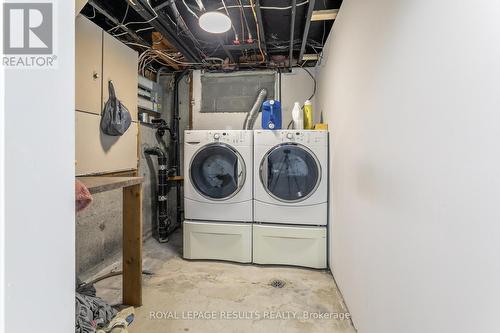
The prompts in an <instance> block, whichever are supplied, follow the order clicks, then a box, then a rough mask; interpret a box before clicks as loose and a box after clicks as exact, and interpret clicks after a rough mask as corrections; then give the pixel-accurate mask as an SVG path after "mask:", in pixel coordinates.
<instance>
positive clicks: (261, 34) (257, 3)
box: [255, 0, 267, 60]
mask: <svg viewBox="0 0 500 333" xmlns="http://www.w3.org/2000/svg"><path fill="white" fill-rule="evenodd" d="M255 15H256V16H257V23H258V27H257V28H258V29H259V39H260V45H261V47H262V50H263V51H264V55H266V56H267V46H266V35H265V32H264V24H263V22H262V12H261V10H260V0H255ZM262 60H265V59H262Z"/></svg>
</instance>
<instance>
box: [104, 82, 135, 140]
mask: <svg viewBox="0 0 500 333" xmlns="http://www.w3.org/2000/svg"><path fill="white" fill-rule="evenodd" d="M108 90H109V99H108V101H107V102H106V104H105V105H104V109H103V110H102V115H101V130H102V131H103V133H104V134H107V135H111V136H121V135H123V133H125V132H126V131H127V129H128V128H129V127H130V123H131V122H132V118H131V116H130V112H129V111H128V110H127V108H126V107H125V105H123V104H122V102H120V100H118V98H117V97H116V94H115V87H114V86H113V81H111V80H110V81H109V82H108Z"/></svg>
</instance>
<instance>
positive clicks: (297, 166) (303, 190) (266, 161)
mask: <svg viewBox="0 0 500 333" xmlns="http://www.w3.org/2000/svg"><path fill="white" fill-rule="evenodd" d="M260 179H261V182H262V185H263V186H264V188H265V189H266V191H267V193H269V195H271V196H272V197H273V198H275V199H277V200H279V201H282V202H300V201H303V200H305V199H307V198H308V197H310V196H311V195H312V194H313V193H314V192H315V191H316V189H317V188H318V186H319V183H320V180H321V167H320V164H319V161H318V159H317V158H316V156H315V155H314V154H313V152H312V151H310V150H309V149H308V148H307V147H305V146H302V145H299V144H296V143H284V144H281V145H279V146H276V147H274V148H273V149H271V150H270V151H268V152H267V154H266V155H265V156H264V158H263V159H262V162H261V164H260Z"/></svg>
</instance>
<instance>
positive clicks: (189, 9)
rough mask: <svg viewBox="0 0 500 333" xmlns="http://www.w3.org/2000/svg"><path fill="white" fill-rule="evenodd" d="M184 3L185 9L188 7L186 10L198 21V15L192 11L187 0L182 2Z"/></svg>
mask: <svg viewBox="0 0 500 333" xmlns="http://www.w3.org/2000/svg"><path fill="white" fill-rule="evenodd" d="M182 3H183V4H184V7H186V9H187V10H188V12H190V13H191V14H193V16H194V17H196V19H198V18H199V17H198V15H197V14H196V13H195V12H194V11H193V10H192V9H191V7H189V6H188V5H187V3H186V0H182Z"/></svg>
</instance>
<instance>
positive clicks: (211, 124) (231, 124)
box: [193, 68, 315, 129]
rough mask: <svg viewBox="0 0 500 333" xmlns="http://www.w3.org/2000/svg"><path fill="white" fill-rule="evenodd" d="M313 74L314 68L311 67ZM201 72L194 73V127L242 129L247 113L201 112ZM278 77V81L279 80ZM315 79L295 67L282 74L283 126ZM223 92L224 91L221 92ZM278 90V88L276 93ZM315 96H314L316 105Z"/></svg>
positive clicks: (309, 90) (259, 124)
mask: <svg viewBox="0 0 500 333" xmlns="http://www.w3.org/2000/svg"><path fill="white" fill-rule="evenodd" d="M309 71H310V72H311V74H313V75H314V70H312V69H310V68H309ZM200 75H201V72H200V71H199V70H198V71H194V73H193V100H194V104H193V129H242V128H243V122H244V121H245V116H246V113H241V112H239V113H229V112H225V113H201V112H200V109H201V79H200V77H201V76H200ZM277 80H278V79H277V77H276V81H277ZM313 88H314V84H313V80H312V79H311V77H310V76H309V75H308V74H307V73H306V72H305V71H304V70H303V69H294V70H293V71H292V73H282V74H281V94H282V99H281V109H282V115H283V118H282V126H283V127H284V128H286V126H287V125H288V123H289V122H290V121H291V120H292V107H293V103H294V102H299V103H301V105H302V104H303V103H304V101H305V100H306V99H308V98H309V97H310V96H311V94H312V93H313ZM221 93H222V92H221ZM277 94H278V90H277V89H276V95H277ZM314 101H315V98H313V106H314ZM254 128H255V129H258V128H262V127H261V117H260V115H259V118H258V119H257V121H256V122H255V127H254Z"/></svg>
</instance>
